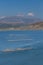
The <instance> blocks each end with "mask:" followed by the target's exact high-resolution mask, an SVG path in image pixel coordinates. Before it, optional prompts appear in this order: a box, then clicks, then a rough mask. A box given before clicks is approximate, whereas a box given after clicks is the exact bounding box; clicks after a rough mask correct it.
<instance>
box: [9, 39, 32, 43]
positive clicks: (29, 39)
mask: <svg viewBox="0 0 43 65" xmlns="http://www.w3.org/2000/svg"><path fill="white" fill-rule="evenodd" d="M26 40H32V39H19V40H8V41H9V42H16V41H26Z"/></svg>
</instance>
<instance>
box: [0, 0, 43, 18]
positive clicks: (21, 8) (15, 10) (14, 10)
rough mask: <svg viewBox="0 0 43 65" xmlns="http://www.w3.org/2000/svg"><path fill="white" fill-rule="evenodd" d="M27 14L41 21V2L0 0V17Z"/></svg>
mask: <svg viewBox="0 0 43 65" xmlns="http://www.w3.org/2000/svg"><path fill="white" fill-rule="evenodd" d="M29 13H31V14H33V15H34V16H35V17H38V18H42V19H43V0H0V16H14V15H20V14H22V15H28V14H29Z"/></svg>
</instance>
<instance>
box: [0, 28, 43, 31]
mask: <svg viewBox="0 0 43 65" xmlns="http://www.w3.org/2000/svg"><path fill="white" fill-rule="evenodd" d="M18 30H21V31H25V30H43V29H19V28H17V29H15V28H5V29H0V31H18Z"/></svg>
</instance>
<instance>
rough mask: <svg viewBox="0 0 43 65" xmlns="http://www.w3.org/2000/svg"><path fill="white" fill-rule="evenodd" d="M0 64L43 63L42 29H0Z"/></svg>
mask: <svg viewBox="0 0 43 65" xmlns="http://www.w3.org/2000/svg"><path fill="white" fill-rule="evenodd" d="M0 65H43V31H42V30H31V31H30V30H29V31H28V30H27V31H25V30H24V31H0Z"/></svg>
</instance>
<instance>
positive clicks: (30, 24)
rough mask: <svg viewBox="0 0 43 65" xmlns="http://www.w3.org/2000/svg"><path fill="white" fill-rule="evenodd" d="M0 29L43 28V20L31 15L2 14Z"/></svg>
mask: <svg viewBox="0 0 43 65" xmlns="http://www.w3.org/2000/svg"><path fill="white" fill-rule="evenodd" d="M0 29H14V30H25V29H26V30H27V29H43V21H42V20H41V19H39V18H35V17H29V16H2V17H0Z"/></svg>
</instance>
